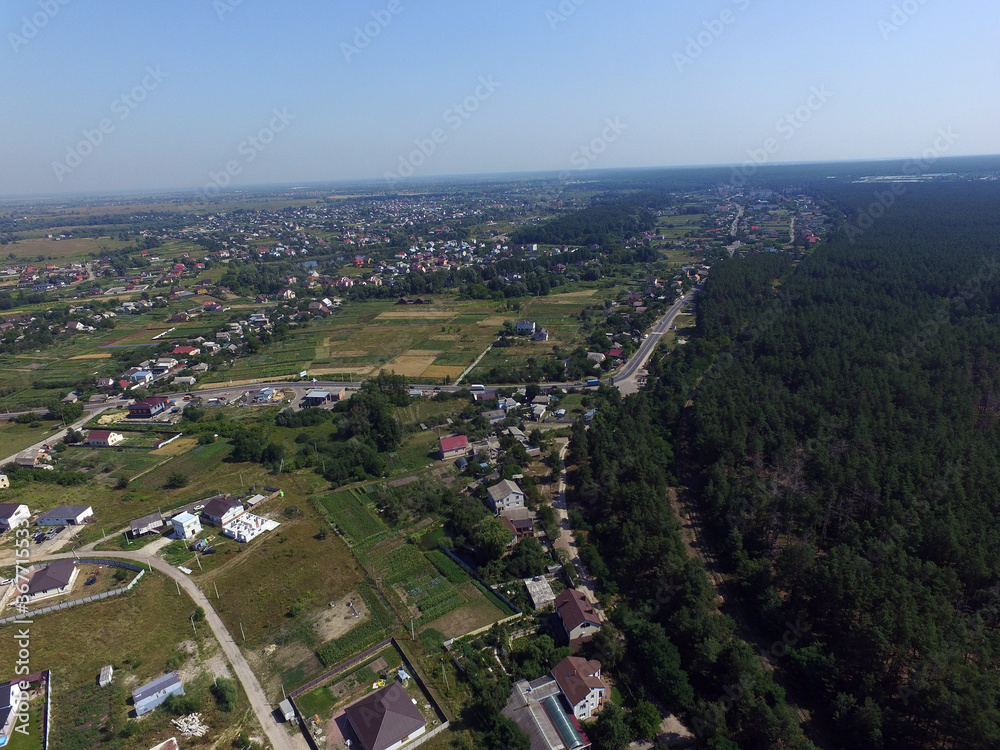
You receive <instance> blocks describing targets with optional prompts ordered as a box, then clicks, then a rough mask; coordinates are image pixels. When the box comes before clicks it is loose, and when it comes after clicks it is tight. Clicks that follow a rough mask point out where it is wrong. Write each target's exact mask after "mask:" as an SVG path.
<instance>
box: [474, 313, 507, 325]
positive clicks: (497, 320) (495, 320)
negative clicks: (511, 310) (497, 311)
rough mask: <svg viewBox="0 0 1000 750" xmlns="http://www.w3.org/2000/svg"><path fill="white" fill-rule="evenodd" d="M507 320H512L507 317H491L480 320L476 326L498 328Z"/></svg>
mask: <svg viewBox="0 0 1000 750" xmlns="http://www.w3.org/2000/svg"><path fill="white" fill-rule="evenodd" d="M508 320H513V318H512V317H511V316H508V315H491V316H490V317H488V318H483V319H482V320H480V321H479V323H477V325H481V326H489V327H490V328H499V327H500V326H502V325H503V324H504V323H506V322H507V321H508Z"/></svg>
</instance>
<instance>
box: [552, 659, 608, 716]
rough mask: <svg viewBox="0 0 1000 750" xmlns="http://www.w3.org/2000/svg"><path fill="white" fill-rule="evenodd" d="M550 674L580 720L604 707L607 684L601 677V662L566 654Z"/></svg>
mask: <svg viewBox="0 0 1000 750" xmlns="http://www.w3.org/2000/svg"><path fill="white" fill-rule="evenodd" d="M552 676H553V677H554V678H555V681H556V682H557V683H559V689H560V690H561V691H562V694H563V698H565V699H566V703H567V705H568V706H569V707H570V709H572V711H573V715H574V716H575V717H576V718H577V719H579V720H580V721H586V720H587V719H590V718H591V717H593V715H594V714H596V713H597V712H598V711H600V710H601V709H602V708H604V698H605V697H606V696H607V694H608V686H607V684H605V682H604V680H602V679H601V662H599V661H596V660H595V661H588V660H586V659H581V658H580V657H579V656H567V657H566V658H565V659H563V660H562V661H561V662H559V663H558V664H556V666H555V668H554V669H553V670H552Z"/></svg>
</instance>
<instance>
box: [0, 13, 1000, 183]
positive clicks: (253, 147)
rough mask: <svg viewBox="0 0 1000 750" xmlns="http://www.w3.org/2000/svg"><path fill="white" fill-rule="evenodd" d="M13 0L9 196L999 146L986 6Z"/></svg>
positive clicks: (993, 17) (574, 174)
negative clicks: (340, 4) (284, 4)
mask: <svg viewBox="0 0 1000 750" xmlns="http://www.w3.org/2000/svg"><path fill="white" fill-rule="evenodd" d="M699 5H701V6H702V7H693V6H692V4H690V3H685V4H683V5H682V6H681V7H662V5H661V4H658V3H653V2H651V1H647V0H640V1H639V2H636V3H633V4H631V5H630V6H629V7H620V6H615V5H611V4H610V3H607V2H603V1H602V0H563V1H562V2H544V3H541V4H535V3H529V2H526V0H512V1H511V2H507V3H504V4H503V5H500V4H496V5H486V6H485V7H469V6H466V5H462V4H459V3H457V2H455V1H454V0H442V1H441V2H437V3H428V4H411V3H410V2H409V1H408V0H379V1H377V2H364V3H360V4H358V5H357V6H351V7H328V6H327V5H326V4H323V3H319V2H316V1H315V0H307V2H303V3H301V4H300V5H299V7H296V8H288V7H278V8H276V7H272V6H267V5H264V4H263V3H260V2H257V1H256V0H179V1H178V2H174V3H170V4H169V5H168V4H166V3H163V2H159V3H156V2H154V3H151V4H146V5H142V6H136V5H135V4H131V3H125V2H123V1H122V0H108V2H106V3H103V4H102V5H101V6H100V7H98V8H95V7H92V6H89V5H87V4H84V3H80V2H76V1H75V0H15V1H14V2H12V3H10V4H9V6H10V7H8V8H7V9H6V12H5V13H4V14H3V16H2V17H0V19H2V20H0V30H3V32H4V42H3V44H4V49H3V52H2V53H0V54H2V55H5V56H6V58H7V59H6V61H5V62H6V64H5V65H4V66H3V69H2V72H0V82H2V84H3V86H4V90H5V91H6V93H7V96H6V97H5V98H4V106H3V110H2V111H3V114H2V115H0V123H2V124H3V125H4V126H5V128H6V130H7V131H8V132H9V133H11V134H12V136H11V137H10V138H8V139H6V140H5V142H4V144H3V146H2V147H0V164H2V165H3V174H4V179H3V182H2V183H0V194H2V195H5V196H16V195H22V196H24V195H52V194H55V195H60V194H61V195H72V194H88V193H95V192H96V193H107V192H114V191H124V192H133V191H157V190H161V191H162V190H177V191H182V190H198V191H200V192H202V193H204V194H206V195H209V196H211V195H213V194H215V192H217V191H218V190H219V189H220V188H225V187H228V188H234V187H238V188H252V187H256V186H265V185H278V184H280V185H292V184H295V183H301V184H317V183H363V182H374V181H378V182H381V183H382V184H384V185H386V186H393V187H397V188H399V189H405V188H406V185H407V184H408V183H409V182H417V181H419V180H420V179H422V178H432V177H462V176H476V175H502V174H518V173H539V172H554V173H565V174H566V175H567V176H569V177H571V178H579V179H586V174H587V172H588V170H604V169H623V168H685V167H722V166H731V165H734V164H735V165H739V164H744V163H753V164H756V163H759V164H802V163H826V162H845V161H847V162H852V161H886V160H890V161H891V160H904V159H908V158H920V157H921V156H923V155H926V154H928V153H929V152H933V154H934V155H935V157H944V156H948V157H951V156H972V155H991V154H997V153H1000V133H998V132H997V129H996V127H995V123H996V122H997V121H998V120H1000V118H998V115H1000V103H997V101H996V100H995V98H991V97H989V96H987V95H986V94H985V92H989V91H995V90H996V89H997V83H998V78H1000V72H998V67H997V66H996V65H989V64H985V63H984V61H987V62H988V61H990V60H995V59H996V57H997V53H996V50H995V45H994V43H993V38H992V37H993V34H992V31H991V30H992V29H995V28H997V27H998V25H1000V23H998V22H1000V8H998V7H996V6H995V5H992V4H987V3H985V2H983V1H982V0H965V1H964V2H958V3H955V4H952V5H948V6H945V5H943V4H936V3H931V2H928V1H927V0H922V1H921V0H907V2H903V3H893V2H886V3H882V2H877V3H875V4H871V3H863V2H861V0H849V1H848V2H845V3H841V4H838V5H836V6H834V5H832V4H831V5H829V6H825V7H801V6H799V5H795V4H792V3H791V2H782V3H778V4H763V3H761V2H759V0H719V2H716V3H713V4H712V5H711V6H705V5H704V4H699Z"/></svg>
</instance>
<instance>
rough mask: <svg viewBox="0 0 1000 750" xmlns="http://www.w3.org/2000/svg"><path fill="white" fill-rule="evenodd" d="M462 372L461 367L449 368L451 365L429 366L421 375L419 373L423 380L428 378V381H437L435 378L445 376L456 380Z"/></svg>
mask: <svg viewBox="0 0 1000 750" xmlns="http://www.w3.org/2000/svg"><path fill="white" fill-rule="evenodd" d="M463 372H465V368H464V367H462V366H461V365H457V366H451V365H431V366H430V367H428V368H427V369H426V370H424V371H423V373H421V374H422V375H423V376H424V377H425V378H428V379H431V378H434V379H437V378H443V377H445V376H446V375H447V376H448V377H450V378H457V377H458V376H459V375H461V374H462V373H463Z"/></svg>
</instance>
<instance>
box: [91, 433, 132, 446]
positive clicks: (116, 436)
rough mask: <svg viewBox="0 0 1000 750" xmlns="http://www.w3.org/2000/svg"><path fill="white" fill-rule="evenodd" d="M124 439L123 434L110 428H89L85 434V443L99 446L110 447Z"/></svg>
mask: <svg viewBox="0 0 1000 750" xmlns="http://www.w3.org/2000/svg"><path fill="white" fill-rule="evenodd" d="M124 440H125V436H124V435H122V434H121V433H120V432H111V431H110V430H91V431H90V433H89V434H88V435H87V445H92V446H95V447H99V448H110V447H112V446H115V445H118V443H121V442H123V441H124Z"/></svg>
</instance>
